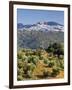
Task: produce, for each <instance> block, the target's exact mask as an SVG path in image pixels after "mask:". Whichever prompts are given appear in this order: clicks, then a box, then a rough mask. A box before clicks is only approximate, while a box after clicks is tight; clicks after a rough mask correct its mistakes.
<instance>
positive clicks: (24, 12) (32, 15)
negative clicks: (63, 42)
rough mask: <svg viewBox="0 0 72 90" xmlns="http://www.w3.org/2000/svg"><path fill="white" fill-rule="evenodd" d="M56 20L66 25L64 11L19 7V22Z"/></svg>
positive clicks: (29, 22)
mask: <svg viewBox="0 0 72 90" xmlns="http://www.w3.org/2000/svg"><path fill="white" fill-rule="evenodd" d="M40 21H41V22H43V21H45V22H49V21H54V22H58V23H59V24H63V25H64V11H54V10H33V9H17V23H23V24H24V25H26V24H35V23H37V22H40Z"/></svg>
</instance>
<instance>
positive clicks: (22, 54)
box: [17, 43, 64, 81]
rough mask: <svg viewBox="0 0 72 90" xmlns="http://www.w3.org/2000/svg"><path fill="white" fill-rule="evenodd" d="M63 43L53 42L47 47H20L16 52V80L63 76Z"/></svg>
mask: <svg viewBox="0 0 72 90" xmlns="http://www.w3.org/2000/svg"><path fill="white" fill-rule="evenodd" d="M63 47H64V46H63V44H59V43H53V44H50V45H49V46H48V48H47V49H44V48H39V49H25V48H23V49H20V50H18V53H17V59H18V60H17V80H18V81H20V80H27V79H28V80H31V79H32V80H36V79H51V78H63V77H64V48H63Z"/></svg>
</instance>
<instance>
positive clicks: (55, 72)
mask: <svg viewBox="0 0 72 90" xmlns="http://www.w3.org/2000/svg"><path fill="white" fill-rule="evenodd" d="M58 74H59V69H58V68H53V70H52V74H51V76H52V77H56V76H57V75H58Z"/></svg>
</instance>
